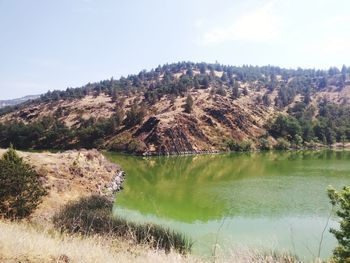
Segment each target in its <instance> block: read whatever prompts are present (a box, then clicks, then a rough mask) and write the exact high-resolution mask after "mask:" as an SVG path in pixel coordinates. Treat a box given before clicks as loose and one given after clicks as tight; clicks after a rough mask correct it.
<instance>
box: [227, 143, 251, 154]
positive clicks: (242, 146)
mask: <svg viewBox="0 0 350 263" xmlns="http://www.w3.org/2000/svg"><path fill="white" fill-rule="evenodd" d="M227 147H228V148H229V149H230V150H231V151H235V152H247V151H250V150H251V149H252V143H251V141H241V142H239V141H235V140H230V141H228V142H227Z"/></svg>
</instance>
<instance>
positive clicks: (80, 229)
mask: <svg viewBox="0 0 350 263" xmlns="http://www.w3.org/2000/svg"><path fill="white" fill-rule="evenodd" d="M112 208H113V201H111V200H109V199H108V198H106V197H103V196H97V195H95V196H90V197H85V198H81V199H80V200H78V201H75V202H71V203H69V204H68V205H66V206H65V207H64V208H63V209H62V210H61V211H60V212H58V213H57V214H56V215H55V216H54V218H53V222H54V225H55V226H56V227H57V228H59V229H60V230H61V231H68V232H73V233H82V234H84V235H88V234H107V235H112V236H113V235H115V236H121V237H128V238H131V239H133V240H134V241H136V242H137V243H142V244H149V245H151V246H153V247H154V248H156V249H164V250H165V251H167V252H169V251H170V250H171V249H175V250H177V251H179V252H180V253H186V252H189V251H190V250H191V247H192V243H191V242H190V240H188V239H187V238H186V237H185V236H184V235H182V234H181V233H176V232H174V231H171V230H169V229H166V228H164V227H161V226H157V225H153V224H136V223H132V222H128V221H127V220H125V219H122V218H116V217H113V216H112Z"/></svg>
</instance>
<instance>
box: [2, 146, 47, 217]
mask: <svg viewBox="0 0 350 263" xmlns="http://www.w3.org/2000/svg"><path fill="white" fill-rule="evenodd" d="M45 194H46V191H45V189H44V187H43V186H42V182H41V181H40V178H39V175H38V174H37V173H36V172H35V171H34V169H33V168H32V167H31V166H30V165H29V164H27V163H25V162H24V161H23V160H22V158H20V157H19V156H18V155H17V153H16V151H15V150H14V149H13V148H12V147H11V148H10V149H9V150H8V151H7V152H6V153H5V154H4V155H3V157H2V158H1V159H0V215H2V216H4V217H6V218H12V219H13V218H24V217H26V216H28V215H30V214H31V213H32V211H33V210H34V209H35V208H36V207H37V206H38V205H39V203H40V202H41V197H42V196H43V195H45Z"/></svg>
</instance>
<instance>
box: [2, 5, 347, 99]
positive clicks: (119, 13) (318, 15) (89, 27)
mask: <svg viewBox="0 0 350 263" xmlns="http://www.w3.org/2000/svg"><path fill="white" fill-rule="evenodd" d="M349 13H350V1H348V0H244V1H243V0H240V1H238V0H215V1H213V0H173V1H170V0H147V1H146V0H144V1H142V0H138V1H136V0H124V1H121V0H119V1H118V0H115V1H112V0H31V1H29V0H0V61H1V64H0V91H1V92H0V99H8V98H15V97H20V96H24V95H28V94H39V93H43V92H46V91H47V90H49V89H50V90H53V89H65V88H67V87H76V86H82V85H84V84H86V83H87V82H93V81H99V80H102V79H107V78H110V77H112V76H113V77H115V78H118V77H120V76H121V75H124V76H125V75H128V74H134V73H138V72H139V71H140V70H142V69H151V68H154V67H156V66H158V65H159V64H164V63H172V62H177V61H183V60H185V61H193V62H201V61H205V62H215V61H216V60H217V61H219V62H220V63H223V64H230V65H242V64H252V65H267V64H271V65H276V66H282V67H293V68H296V67H298V66H300V67H312V68H313V67H315V68H328V67H330V66H338V67H341V65H342V64H347V65H349V66H350V34H349V32H350V29H349V28H350V15H349Z"/></svg>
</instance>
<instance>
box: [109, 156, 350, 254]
mask: <svg viewBox="0 0 350 263" xmlns="http://www.w3.org/2000/svg"><path fill="white" fill-rule="evenodd" d="M106 155H107V157H108V158H109V159H111V160H112V161H114V162H116V163H118V164H119V165H120V166H121V167H122V169H123V170H125V172H126V173H127V177H126V181H125V183H124V190H123V191H122V192H120V193H118V194H117V197H116V202H115V208H114V213H115V214H116V215H119V216H121V217H126V218H127V219H129V220H132V221H135V222H152V223H157V224H161V225H164V226H167V227H170V228H171V229H174V230H177V231H181V232H183V233H185V234H186V235H187V236H189V237H191V238H192V240H193V241H194V247H193V253H194V254H200V255H210V254H211V253H212V251H213V247H214V244H218V249H219V250H220V251H222V253H230V251H232V250H235V249H240V248H244V249H250V248H254V249H259V250H261V251H269V250H274V251H280V252H283V251H284V252H285V251H288V252H290V253H291V254H295V255H298V257H299V258H301V259H305V260H309V259H312V258H314V257H316V256H317V254H318V250H319V243H320V240H321V235H322V231H323V229H324V228H325V226H326V224H327V221H328V218H329V217H330V214H331V205H330V204H329V200H328V197H327V191H326V189H327V187H328V186H329V185H332V186H334V187H336V188H337V189H340V188H341V187H342V186H344V185H350V152H347V151H300V152H263V153H259V152H254V153H231V154H216V155H193V156H171V157H135V156H125V155H118V154H113V153H106ZM337 225H338V224H337V218H336V217H334V216H331V218H330V220H329V223H328V226H327V230H326V231H325V233H324V238H323V243H322V247H321V257H323V258H327V257H329V256H330V255H331V253H332V249H333V248H334V247H335V245H336V240H335V239H334V238H333V236H332V235H331V234H330V233H329V228H330V227H337Z"/></svg>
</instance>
